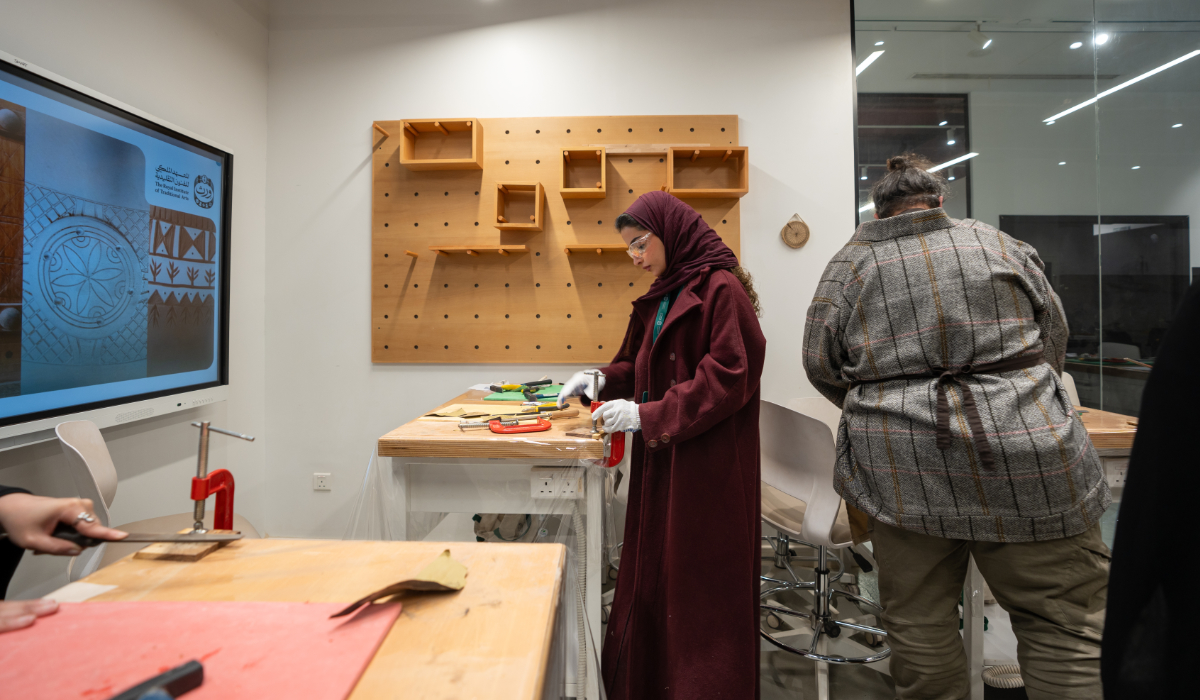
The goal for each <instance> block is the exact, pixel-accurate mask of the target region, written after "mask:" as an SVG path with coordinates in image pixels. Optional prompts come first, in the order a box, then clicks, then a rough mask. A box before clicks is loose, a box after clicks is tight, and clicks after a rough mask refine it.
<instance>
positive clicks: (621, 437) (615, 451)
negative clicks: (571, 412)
mask: <svg viewBox="0 0 1200 700" xmlns="http://www.w3.org/2000/svg"><path fill="white" fill-rule="evenodd" d="M604 403H605V402H603V401H593V402H592V405H591V409H592V413H595V412H596V409H597V408H600V407H601V406H603V405H604ZM604 444H605V446H606V447H607V448H608V450H607V451H608V455H607V456H606V457H604V459H594V460H592V463H593V464H595V465H596V466H598V467H615V466H617V465H618V464H620V463H621V460H623V459H625V433H608V434H606V435H605V436H604Z"/></svg>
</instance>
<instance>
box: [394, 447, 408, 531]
mask: <svg viewBox="0 0 1200 700" xmlns="http://www.w3.org/2000/svg"><path fill="white" fill-rule="evenodd" d="M408 472H409V470H408V461H407V460H405V459H404V458H403V457H392V475H391V477H392V479H394V480H395V484H396V496H397V498H396V503H397V504H399V506H400V517H399V518H397V521H398V522H397V523H396V528H395V530H394V531H393V532H392V537H393V538H394V539H397V540H401V541H407V540H408V512H409V509H410V504H409V502H408V494H409V488H408V476H409V474H408Z"/></svg>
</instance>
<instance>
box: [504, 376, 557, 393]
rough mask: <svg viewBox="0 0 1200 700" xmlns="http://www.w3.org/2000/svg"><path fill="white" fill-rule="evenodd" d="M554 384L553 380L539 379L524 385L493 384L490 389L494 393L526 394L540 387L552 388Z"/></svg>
mask: <svg viewBox="0 0 1200 700" xmlns="http://www.w3.org/2000/svg"><path fill="white" fill-rule="evenodd" d="M553 383H554V380H553V379H539V380H537V381H536V382H525V383H523V384H493V385H492V386H491V387H489V388H490V389H491V390H492V391H495V392H497V393H502V392H508V391H520V392H525V391H527V390H529V389H534V388H537V387H539V386H550V385H551V384H553Z"/></svg>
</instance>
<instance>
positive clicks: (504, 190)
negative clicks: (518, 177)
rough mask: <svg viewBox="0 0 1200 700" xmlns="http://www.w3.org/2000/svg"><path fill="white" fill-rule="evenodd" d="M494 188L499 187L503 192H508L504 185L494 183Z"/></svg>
mask: <svg viewBox="0 0 1200 700" xmlns="http://www.w3.org/2000/svg"><path fill="white" fill-rule="evenodd" d="M496 188H497V189H499V190H500V191H501V192H503V193H504V194H508V188H507V187H505V186H504V185H496Z"/></svg>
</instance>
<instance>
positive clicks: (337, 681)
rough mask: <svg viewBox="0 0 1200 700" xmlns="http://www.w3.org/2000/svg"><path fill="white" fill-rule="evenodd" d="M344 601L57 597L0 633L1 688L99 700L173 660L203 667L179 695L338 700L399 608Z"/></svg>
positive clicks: (9, 692)
mask: <svg viewBox="0 0 1200 700" xmlns="http://www.w3.org/2000/svg"><path fill="white" fill-rule="evenodd" d="M344 607H346V606H345V604H344V603H249V602H158V601H153V602H152V601H144V602H122V603H104V602H92V603H62V604H60V605H59V609H58V612H57V613H55V614H54V615H50V616H48V617H43V618H39V619H38V621H37V622H36V623H34V625H33V626H32V627H27V628H25V629H23V630H18V631H16V632H7V633H5V634H0V688H2V689H3V692H2V693H0V694H2V695H4V696H5V697H10V698H47V699H51V698H53V699H57V698H82V699H83V700H105V699H106V698H109V697H111V696H113V695H116V694H117V693H119V692H121V691H123V690H126V689H128V688H130V687H132V686H135V685H137V684H138V683H141V682H142V681H144V680H147V679H149V678H151V677H153V676H156V675H158V674H159V673H162V672H163V671H166V670H168V669H171V668H174V667H175V666H178V665H179V664H181V663H184V662H186V661H189V660H190V659H196V660H198V661H199V662H200V663H201V664H203V665H204V685H202V686H200V687H199V688H197V689H196V690H193V691H192V692H190V693H187V694H186V695H184V696H183V697H184V698H186V700H238V699H240V698H246V699H247V700H250V699H253V700H262V699H265V698H312V699H313V700H342V699H344V698H345V697H346V696H348V695H349V694H350V691H351V690H353V689H354V684H355V683H357V682H358V678H359V676H361V675H362V673H363V671H364V670H366V668H367V664H368V663H369V662H370V661H371V658H372V657H373V656H374V655H375V650H376V649H378V648H379V645H380V644H381V643H382V642H383V638H384V636H386V635H387V633H388V631H389V630H390V629H391V628H392V623H394V622H395V621H396V616H397V615H399V613H400V605H399V604H398V603H389V604H385V605H373V606H370V605H369V606H367V609H364V610H362V611H360V612H359V613H358V614H356V615H354V616H351V617H349V618H346V617H342V618H338V619H336V620H330V619H329V616H330V615H332V614H333V613H335V612H337V611H338V610H340V609H342V608H344Z"/></svg>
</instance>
